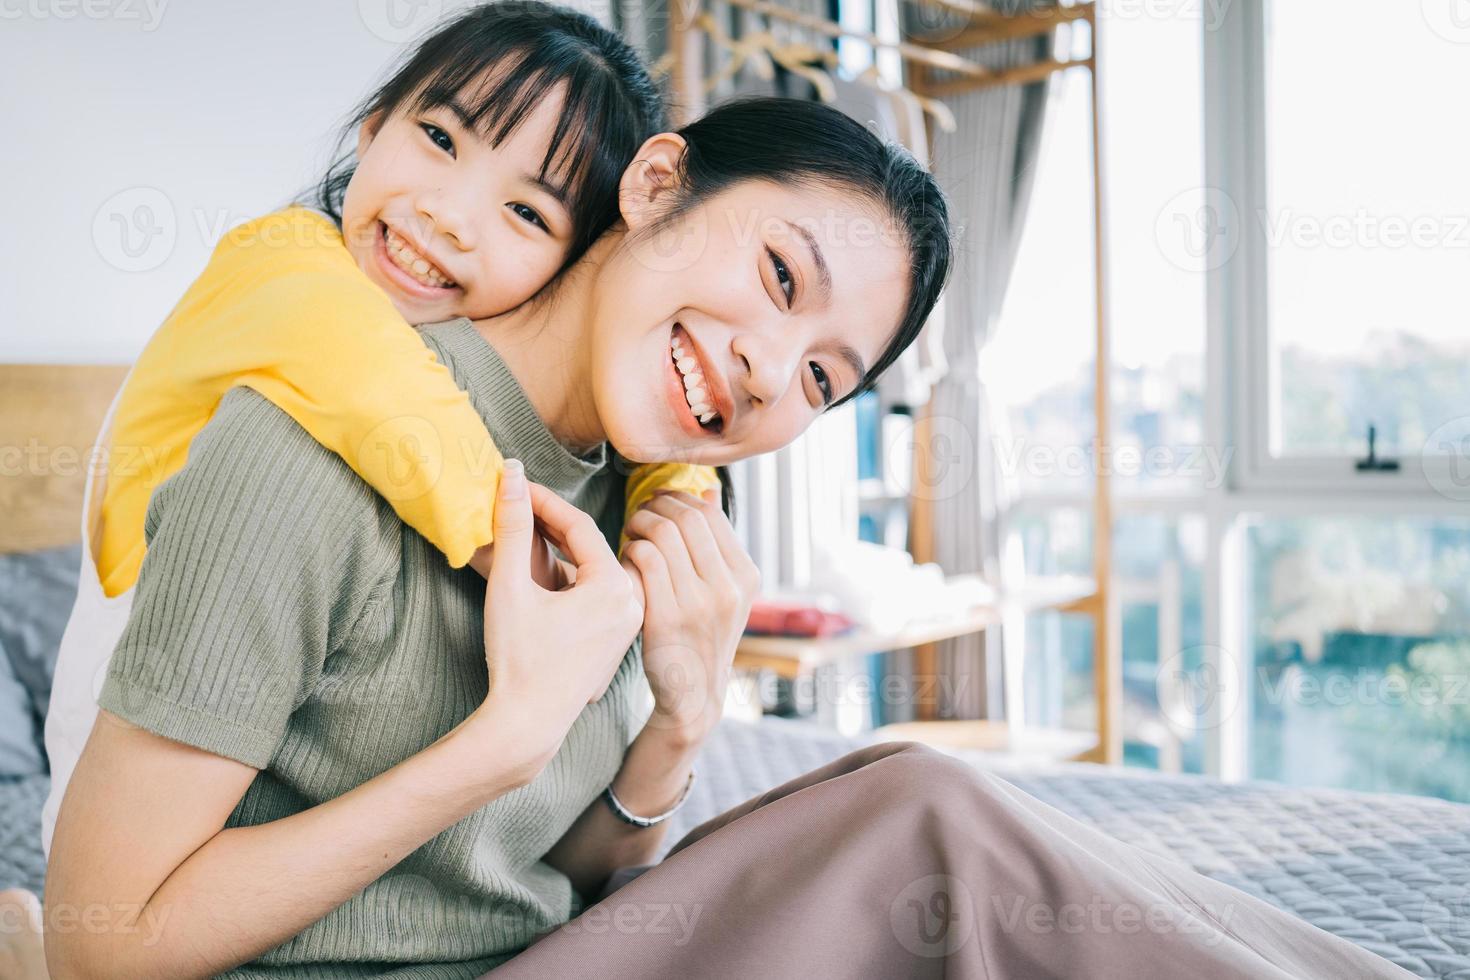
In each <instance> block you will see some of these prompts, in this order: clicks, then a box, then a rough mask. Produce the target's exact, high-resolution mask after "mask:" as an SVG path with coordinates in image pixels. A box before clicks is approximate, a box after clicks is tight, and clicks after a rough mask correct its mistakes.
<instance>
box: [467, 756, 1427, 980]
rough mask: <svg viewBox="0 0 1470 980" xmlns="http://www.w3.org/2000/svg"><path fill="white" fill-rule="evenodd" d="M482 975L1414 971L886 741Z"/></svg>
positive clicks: (781, 789)
mask: <svg viewBox="0 0 1470 980" xmlns="http://www.w3.org/2000/svg"><path fill="white" fill-rule="evenodd" d="M487 976H489V977H491V978H492V980H518V978H537V980H539V978H545V977H596V978H599V980H614V978H624V977H640V978H668V980H676V978H677V980H686V978H695V977H698V978H709V980H722V978H730V980H735V978H741V980H743V978H748V977H793V978H801V980H827V978H831V977H853V978H868V977H870V978H873V980H895V978H901V977H983V978H989V980H1044V978H1048V977H1056V978H1065V980H1075V978H1080V977H1116V978H1120V980H1123V978H1126V980H1152V978H1157V980H1174V978H1177V977H1185V976H1193V977H1207V978H1211V980H1224V978H1240V980H1247V978H1249V980H1261V978H1277V977H1279V978H1284V977H1313V978H1315V977H1322V978H1333V980H1338V978H1364V980H1367V978H1376V977H1382V978H1406V977H1412V976H1413V974H1411V973H1408V972H1407V971H1405V970H1403V969H1401V968H1399V967H1397V966H1395V965H1394V964H1392V963H1390V962H1389V961H1387V960H1385V959H1383V958H1382V957H1379V956H1377V955H1375V954H1373V953H1371V952H1369V951H1368V950H1365V949H1363V948H1361V947H1359V946H1356V945H1354V944H1353V943H1351V942H1348V941H1347V940H1345V939H1341V938H1339V937H1337V936H1333V935H1331V934H1330V933H1327V932H1324V931H1322V930H1321V929H1318V928H1317V927H1316V926H1313V925H1311V924H1310V923H1308V922H1306V921H1304V920H1303V919H1301V918H1298V917H1297V916H1295V915H1293V914H1291V913H1290V912H1286V911H1283V910H1281V909H1278V908H1276V907H1275V906H1272V905H1270V904H1268V903H1266V902H1263V901H1261V900H1259V899H1256V898H1254V897H1252V896H1250V895H1247V894H1246V893H1245V892H1242V891H1240V890H1239V889H1236V888H1232V887H1231V886H1229V885H1226V884H1223V883H1222V882H1218V881H1215V880H1214V879H1212V878H1208V877H1206V876H1204V875H1201V874H1199V873H1197V872H1195V871H1193V870H1191V869H1190V868H1188V867H1185V866H1184V865H1182V864H1179V863H1178V862H1176V861H1173V860H1171V859H1169V858H1164V857H1160V856H1158V855H1155V854H1151V853H1149V852H1147V851H1144V850H1142V849H1140V848H1137V847H1134V846H1133V845H1130V844H1126V843H1123V842H1122V841H1119V840H1117V839H1116V838H1113V837H1109V836H1108V835H1107V834H1104V833H1102V832H1101V831H1098V830H1096V829H1094V828H1092V827H1089V826H1087V825H1086V824H1083V823H1080V822H1078V821H1077V820H1074V819H1073V818H1071V817H1069V816H1067V815H1066V814H1064V813H1062V812H1061V811H1059V810H1057V809H1055V808H1054V807H1051V806H1049V805H1047V804H1045V803H1043V802H1041V801H1040V800H1038V799H1036V798H1035V797H1032V796H1029V795H1027V794H1026V793H1023V792H1022V791H1021V790H1019V789H1016V788H1015V787H1014V786H1012V785H1010V784H1009V783H1007V782H1005V781H1004V780H1002V779H1000V778H998V777H996V776H993V775H991V774H989V773H986V772H984V771H982V770H979V769H977V768H975V767H974V766H972V765H970V764H968V763H965V762H963V761H961V760H958V759H955V758H953V757H951V756H948V755H945V754H944V753H941V752H938V751H936V750H934V749H931V748H928V747H927V746H924V745H920V744H918V743H916V742H890V743H884V744H879V745H873V746H868V747H866V748H862V749H858V750H856V751H854V752H850V753H848V754H847V755H845V756H843V757H842V758H840V759H837V760H835V761H833V762H830V763H828V764H827V765H825V766H821V767H820V768H817V769H814V770H813V771H811V772H809V773H807V774H805V775H803V776H798V777H797V778H795V779H793V780H791V781H789V782H787V783H784V784H783V785H781V786H778V787H776V788H775V789H773V790H770V791H769V792H767V793H764V794H762V795H760V796H757V797H754V798H753V799H750V800H747V801H746V802H745V803H742V804H740V805H739V806H737V807H734V808H732V809H730V810H727V811H726V812H725V813H722V814H720V815H719V816H717V817H714V818H712V819H710V820H708V821H706V822H705V823H703V824H700V825H699V826H698V827H695V828H694V829H693V830H691V831H689V833H688V834H686V835H684V837H683V838H682V839H681V840H680V841H679V842H678V843H677V844H676V845H675V846H674V848H673V849H672V850H671V851H670V852H669V854H668V855H667V856H666V857H665V858H664V859H663V861H661V862H660V863H658V864H655V865H649V866H638V867H635V868H628V869H623V870H622V871H621V872H620V873H618V874H615V875H614V876H613V877H612V879H611V880H610V881H609V882H608V885H607V887H606V888H605V889H604V891H603V893H602V895H600V896H599V897H598V899H597V900H596V901H594V902H593V903H591V904H590V905H589V906H588V907H587V908H586V909H584V910H583V912H582V913H581V914H580V915H578V916H577V917H576V918H574V919H572V920H571V921H569V922H567V923H565V924H564V925H562V926H560V927H559V928H557V929H554V930H552V931H550V932H547V933H545V934H544V935H542V936H540V937H539V938H538V939H537V940H536V941H535V942H534V943H533V944H532V945H530V946H529V947H527V948H526V949H525V950H523V951H522V952H521V953H519V954H518V955H517V956H516V957H515V958H514V959H512V960H510V961H509V962H507V963H505V964H503V965H501V966H500V967H497V968H496V969H495V970H493V971H491V973H489V974H487Z"/></svg>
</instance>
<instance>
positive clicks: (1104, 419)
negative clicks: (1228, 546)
mask: <svg viewBox="0 0 1470 980" xmlns="http://www.w3.org/2000/svg"><path fill="white" fill-rule="evenodd" d="M1088 11H1089V14H1088V18H1087V20H1088V24H1089V25H1090V26H1091V29H1092V38H1091V41H1092V59H1091V60H1092V65H1091V67H1090V69H1089V71H1088V79H1089V81H1090V83H1091V85H1090V90H1091V91H1090V94H1091V97H1092V242H1093V270H1092V271H1093V292H1094V297H1095V300H1096V305H1097V313H1096V316H1097V337H1096V352H1095V365H1094V376H1093V412H1094V414H1095V417H1096V420H1097V422H1096V424H1097V431H1096V433H1095V436H1094V439H1093V468H1094V475H1093V498H1092V577H1093V579H1094V581H1095V582H1096V585H1097V600H1096V604H1095V605H1094V608H1093V629H1092V650H1093V656H1092V661H1093V687H1094V690H1095V692H1096V697H1097V739H1098V750H1097V751H1098V761H1100V762H1102V763H1103V764H1104V765H1110V766H1111V765H1117V764H1118V763H1120V762H1121V761H1122V758H1123V739H1122V730H1121V728H1120V727H1119V723H1120V716H1121V714H1122V712H1121V710H1120V708H1121V693H1122V689H1123V670H1122V667H1123V665H1122V651H1121V650H1120V649H1119V644H1118V642H1117V638H1116V637H1115V636H1114V631H1113V623H1112V618H1113V615H1114V611H1113V608H1112V606H1113V602H1112V588H1111V579H1112V561H1113V557H1112V545H1113V499H1112V486H1111V484H1110V481H1109V479H1108V475H1107V474H1108V464H1109V453H1108V443H1109V437H1110V431H1109V408H1110V406H1109V398H1108V387H1109V377H1108V375H1109V371H1108V367H1109V363H1110V358H1109V344H1108V309H1107V264H1106V261H1105V255H1106V252H1107V238H1106V234H1105V232H1106V225H1105V223H1104V217H1105V216H1104V214H1103V176H1102V111H1101V108H1100V107H1099V105H1098V83H1097V57H1098V55H1097V18H1096V17H1095V16H1093V13H1092V11H1093V8H1092V7H1091V6H1090V5H1089V7H1088Z"/></svg>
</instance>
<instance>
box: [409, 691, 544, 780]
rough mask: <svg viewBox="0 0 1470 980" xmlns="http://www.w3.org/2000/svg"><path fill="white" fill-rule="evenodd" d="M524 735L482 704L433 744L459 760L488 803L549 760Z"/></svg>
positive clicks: (505, 715) (497, 710)
mask: <svg viewBox="0 0 1470 980" xmlns="http://www.w3.org/2000/svg"><path fill="white" fill-rule="evenodd" d="M526 732H527V729H525V728H521V727H519V726H516V725H515V724H513V723H511V722H510V716H509V714H508V713H507V712H506V711H505V710H503V709H502V706H500V705H491V704H490V702H489V701H486V702H485V703H484V704H482V705H480V707H478V708H476V709H475V710H474V711H472V712H471V713H470V715H469V717H467V718H465V720H464V721H462V722H460V723H459V724H458V725H456V726H455V727H454V728H452V729H450V730H449V732H447V733H446V734H445V735H444V737H443V738H441V739H440V740H439V741H438V742H437V743H435V744H436V745H439V746H442V747H443V748H445V749H446V750H447V751H449V752H452V753H454V754H455V756H456V758H458V759H460V760H462V768H461V771H462V772H463V773H464V775H465V776H467V777H469V778H470V780H471V781H472V782H473V783H474V784H475V786H476V788H477V789H478V790H479V791H480V792H481V793H483V794H488V799H487V800H486V802H489V801H490V800H493V799H495V798H496V797H498V796H500V795H501V794H503V793H508V792H510V791H511V790H513V789H519V788H520V787H522V786H525V785H526V784H528V783H530V782H531V781H532V780H534V779H535V778H536V777H537V776H539V775H540V774H541V770H542V769H544V768H546V765H547V763H548V762H550V761H551V757H550V756H545V755H544V754H538V753H536V752H535V751H534V747H533V746H531V745H530V744H529V743H528V740H527V738H526ZM554 754H555V752H553V753H552V755H554Z"/></svg>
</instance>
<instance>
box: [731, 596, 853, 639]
mask: <svg viewBox="0 0 1470 980" xmlns="http://www.w3.org/2000/svg"><path fill="white" fill-rule="evenodd" d="M855 625H856V623H854V622H853V621H852V620H851V619H849V618H848V617H847V616H845V615H843V614H842V613H840V612H828V611H827V610H825V609H818V608H817V607H816V606H812V605H808V604H806V603H803V602H796V601H792V600H785V599H757V600H756V601H755V602H754V603H752V604H751V607H750V619H749V621H747V622H746V624H745V632H747V633H750V634H752V635H754V636H833V635H835V634H837V633H846V632H847V631H848V630H850V629H852V628H853V627H854V626H855Z"/></svg>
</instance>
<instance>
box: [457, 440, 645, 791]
mask: <svg viewBox="0 0 1470 980" xmlns="http://www.w3.org/2000/svg"><path fill="white" fill-rule="evenodd" d="M538 529H539V530H538ZM542 534H544V535H545V536H546V538H547V539H549V540H550V541H551V543H553V544H555V545H556V546H557V547H558V548H560V549H561V551H562V553H563V554H565V555H567V556H568V557H569V558H570V559H571V564H572V565H573V567H574V571H573V573H572V574H573V576H574V578H575V582H574V583H573V584H572V585H571V586H570V587H567V588H563V589H561V590H560V591H551V590H548V589H545V588H543V587H542V586H541V585H539V584H537V583H536V582H535V581H534V580H533V579H532V577H531V575H530V566H531V560H532V556H533V552H534V550H535V548H536V547H537V546H538V542H537V539H538V538H539V537H540V536H541V535H542ZM540 546H541V547H545V542H541V543H540ZM642 621H643V615H642V608H641V604H640V603H639V601H638V596H637V594H636V592H635V591H634V587H633V583H632V582H631V581H629V579H628V576H627V575H626V574H625V573H624V572H623V571H622V569H620V568H619V567H618V561H617V558H616V557H614V555H613V553H612V549H610V548H609V547H608V546H607V541H606V540H605V539H604V538H603V536H602V532H601V531H600V530H598V527H597V524H596V522H595V521H593V519H592V518H591V517H590V516H588V515H587V514H585V513H583V512H582V511H580V510H578V509H577V508H576V507H573V506H572V505H571V504H569V503H567V502H566V501H564V500H562V499H561V498H560V497H558V496H557V495H556V494H555V493H553V492H552V491H551V490H548V489H547V488H546V487H543V486H541V485H540V484H537V483H532V482H530V481H528V480H527V479H526V478H525V474H524V472H523V471H522V469H521V464H520V461H519V460H507V461H506V468H505V472H504V474H503V475H502V476H501V478H500V499H499V500H498V501H497V504H496V508H495V549H494V553H493V556H492V560H491V566H490V569H489V575H488V576H487V577H486V587H485V661H486V666H487V668H488V669H489V672H490V691H489V694H488V695H487V696H486V698H485V703H484V704H483V705H481V706H480V708H479V709H478V710H477V711H476V714H477V715H484V714H487V713H495V714H497V715H499V716H500V717H499V721H500V722H501V723H502V724H503V723H504V721H505V718H506V717H507V716H509V717H513V718H514V719H515V720H516V722H517V724H516V725H514V726H513V727H512V729H511V730H513V731H517V732H521V733H524V736H525V743H524V746H523V748H524V750H525V752H526V753H527V755H528V757H529V759H530V761H531V762H532V763H533V764H534V765H535V767H536V771H537V772H539V771H540V768H541V767H543V766H544V765H545V764H546V763H547V762H549V761H550V760H551V758H552V757H553V756H554V755H556V752H557V749H558V748H560V746H561V743H562V740H563V739H564V738H565V737H566V733H567V731H568V729H570V728H571V727H572V724H573V722H575V721H576V720H577V716H578V715H579V714H581V713H582V710H583V709H584V708H586V707H587V705H588V704H590V703H592V702H593V701H596V700H597V699H598V698H600V697H601V696H602V694H603V693H604V692H605V691H606V690H607V688H608V685H609V684H611V683H612V678H613V676H614V675H615V674H616V673H617V670H618V665H619V664H621V663H622V660H623V657H624V656H625V654H626V653H627V651H628V647H629V646H631V645H632V643H633V638H634V637H635V636H637V635H638V628H639V626H640V625H642Z"/></svg>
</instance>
